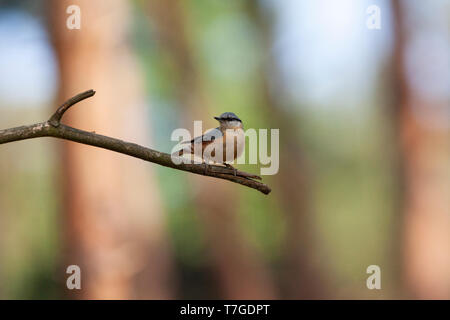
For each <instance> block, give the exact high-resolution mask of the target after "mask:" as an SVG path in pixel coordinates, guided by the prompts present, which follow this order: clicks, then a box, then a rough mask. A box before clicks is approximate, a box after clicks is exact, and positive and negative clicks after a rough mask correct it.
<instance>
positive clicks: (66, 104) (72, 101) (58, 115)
mask: <svg viewBox="0 0 450 320" xmlns="http://www.w3.org/2000/svg"><path fill="white" fill-rule="evenodd" d="M94 94H95V91H94V90H92V89H91V90H88V91H85V92H82V93H79V94H77V95H76V96H74V97H72V98H70V99H69V100H67V101H66V102H64V103H63V104H62V105H61V106H60V107H59V108H58V109H57V110H56V111H55V113H54V114H53V115H52V117H51V118H50V119H49V120H48V122H49V123H50V124H51V125H52V126H54V127H57V126H59V123H60V121H61V118H62V116H63V115H64V113H65V112H66V111H67V110H69V108H70V107H71V106H73V105H74V104H76V103H78V102H80V101H83V100H84V99H87V98H90V97H92V96H93V95H94Z"/></svg>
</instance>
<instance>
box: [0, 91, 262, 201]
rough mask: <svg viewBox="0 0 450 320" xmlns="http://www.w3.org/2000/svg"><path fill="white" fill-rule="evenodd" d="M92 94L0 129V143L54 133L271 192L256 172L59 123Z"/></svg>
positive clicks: (71, 99) (85, 93)
mask: <svg viewBox="0 0 450 320" xmlns="http://www.w3.org/2000/svg"><path fill="white" fill-rule="evenodd" d="M94 94H95V91H94V90H88V91H85V92H83V93H80V94H78V95H76V96H74V97H72V98H70V99H69V100H67V101H66V102H65V103H64V104H62V105H61V106H60V107H59V108H58V109H57V110H56V112H55V113H54V114H53V115H52V116H51V118H50V119H49V120H47V121H45V122H40V123H35V124H32V125H28V126H20V127H15V128H10V129H5V130H0V144H4V143H9V142H14V141H20V140H25V139H33V138H40V137H54V138H59V139H64V140H70V141H74V142H78V143H82V144H86V145H90V146H95V147H99V148H103V149H108V150H111V151H115V152H118V153H122V154H126V155H129V156H131V157H135V158H139V159H142V160H145V161H148V162H153V163H156V164H159V165H161V166H164V167H169V168H172V169H177V170H181V171H187V172H191V173H195V174H199V175H203V176H208V177H213V178H218V179H223V180H229V181H232V182H235V183H239V184H241V185H244V186H247V187H249V188H253V189H256V190H258V191H260V192H262V193H264V194H269V193H270V191H271V189H270V187H269V186H268V185H266V184H264V183H261V182H259V181H255V180H253V179H259V180H260V179H261V177H259V176H257V175H253V174H250V173H247V172H243V171H240V170H237V171H236V175H235V172H234V170H233V169H231V168H227V167H222V166H218V165H209V164H208V165H206V166H205V165H204V164H195V163H181V164H175V163H173V161H172V158H171V155H170V154H167V153H163V152H159V151H156V150H153V149H150V148H147V147H143V146H141V145H138V144H135V143H131V142H126V141H123V140H119V139H116V138H111V137H108V136H103V135H100V134H97V133H94V132H88V131H84V130H79V129H76V128H72V127H70V126H67V125H64V124H62V123H61V119H62V117H63V115H64V113H65V112H66V111H67V110H68V109H69V108H70V107H71V106H73V105H74V104H76V103H78V102H80V101H82V100H84V99H87V98H90V97H92V96H93V95H94Z"/></svg>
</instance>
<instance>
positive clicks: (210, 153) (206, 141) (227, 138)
mask: <svg viewBox="0 0 450 320" xmlns="http://www.w3.org/2000/svg"><path fill="white" fill-rule="evenodd" d="M214 119H216V120H217V121H219V126H218V127H217V128H214V129H211V130H209V131H207V132H205V133H204V134H203V135H202V136H199V137H195V138H194V139H192V140H190V141H185V142H182V143H181V144H188V145H187V146H185V147H184V148H183V149H181V150H179V151H176V152H174V153H173V154H174V155H177V156H182V155H184V154H190V155H196V156H198V157H200V158H201V159H202V160H203V162H204V164H205V171H206V170H207V162H211V161H212V162H213V163H219V164H223V165H225V166H226V167H229V168H231V169H233V173H234V175H236V173H237V170H236V169H235V168H234V167H233V166H232V165H231V164H229V162H233V161H234V160H235V159H236V158H238V157H239V156H240V155H241V154H242V152H243V151H244V148H245V134H244V127H243V125H242V120H241V119H239V117H238V116H237V115H236V114H234V113H233V112H224V113H222V114H221V115H220V116H218V117H214ZM196 146H197V147H196ZM230 148H233V149H230ZM227 150H228V152H227ZM216 151H219V153H218V154H216ZM200 152H201V154H200Z"/></svg>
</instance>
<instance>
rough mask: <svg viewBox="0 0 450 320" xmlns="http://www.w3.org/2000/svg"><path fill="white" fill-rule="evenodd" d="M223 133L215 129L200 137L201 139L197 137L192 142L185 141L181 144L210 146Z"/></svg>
mask: <svg viewBox="0 0 450 320" xmlns="http://www.w3.org/2000/svg"><path fill="white" fill-rule="evenodd" d="M222 135H223V134H222V131H220V130H219V128H215V129H211V130H208V131H206V132H205V134H204V135H202V136H200V137H195V138H194V139H192V140H191V141H184V142H181V143H182V144H185V143H191V144H194V143H202V144H209V143H211V142H213V141H214V140H215V139H216V138H219V137H221V136H222Z"/></svg>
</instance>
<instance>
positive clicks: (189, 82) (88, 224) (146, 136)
mask: <svg viewBox="0 0 450 320" xmlns="http://www.w3.org/2000/svg"><path fill="white" fill-rule="evenodd" d="M71 4H77V5H79V6H80V8H81V29H80V30H69V29H67V27H66V19H67V18H68V17H69V14H67V13H66V8H67V7H68V6H69V5H71ZM372 4H375V5H377V6H379V8H380V9H381V29H372V30H371V29H368V28H367V26H366V21H367V19H368V18H369V14H368V13H367V12H366V10H367V8H368V7H369V6H370V5H372ZM449 21H450V1H448V0H433V1H419V0H411V1H381V0H372V1H360V0H342V1H333V0H328V1H325V0H320V1H312V0H311V1H306V0H303V1H296V0H283V1H277V0H230V1H219V0H201V1H194V0H192V1H187V0H186V1H176V0H173V1H162V0H152V1H143V0H142V1H120V0H95V1H88V0H83V1H81V0H79V1H78V0H70V1H65V0H53V1H43V0H39V1H38V0H35V1H31V0H30V1H24V0H15V1H12V0H11V1H4V0H2V1H0V128H2V129H4V128H8V127H14V126H19V125H24V124H30V123H35V122H39V121H43V120H45V119H47V118H48V117H49V115H50V114H51V113H52V111H53V110H55V108H56V107H57V106H58V105H59V104H60V103H62V102H63V101H64V100H66V99H67V98H69V97H71V96H73V95H75V94H77V93H79V92H82V91H84V90H87V89H91V88H92V89H94V90H96V91H97V94H96V95H95V96H94V97H93V98H91V99H89V100H87V101H83V102H82V103H80V104H78V105H76V106H75V107H74V108H73V109H71V110H70V112H69V113H68V114H67V115H66V116H65V118H64V121H65V122H66V123H67V124H69V125H72V126H75V127H78V128H81V129H85V130H90V131H96V132H97V133H101V134H105V135H111V136H114V137H117V138H121V139H124V140H128V141H133V142H137V143H140V144H144V145H147V146H149V147H151V148H154V149H157V150H160V151H165V152H170V151H171V150H172V147H173V146H174V144H175V142H172V141H170V134H171V132H172V131H173V130H174V129H176V128H179V127H184V128H188V129H192V128H193V121H194V120H203V121H204V124H205V125H206V126H209V127H213V126H215V123H214V122H215V121H214V120H213V119H212V117H213V116H214V115H217V114H220V113H222V112H224V111H232V112H235V113H236V114H238V115H239V117H240V118H241V119H243V121H244V125H245V127H246V128H255V129H258V128H268V129H270V128H276V129H280V153H281V155H280V170H279V173H278V174H276V175H274V176H265V177H264V181H265V182H266V183H268V184H269V185H270V186H271V187H272V189H273V191H272V193H271V194H270V195H268V196H264V195H262V194H261V193H259V192H257V191H255V190H252V189H249V188H245V187H242V186H240V185H236V184H232V183H229V182H226V181H222V180H217V179H212V178H207V177H200V176H195V175H192V174H189V173H185V172H181V171H175V170H172V169H168V168H163V167H159V166H157V165H154V164H151V163H146V162H143V161H141V160H137V159H134V158H130V157H126V156H124V155H121V154H116V153H113V152H109V151H106V150H101V149H97V148H93V147H89V146H84V145H78V144H75V143H72V142H63V141H60V140H55V139H52V138H41V139H35V140H27V141H22V142H15V143H10V144H5V145H1V146H0V298H2V299H10V298H18V299H28V298H41V299H47V298H62V299H90V298H94V299H105V298H117V299H129V298H137V299H165V298H167V299H175V298H189V299H196V298H202V299H209V298H229V299H270V298H274V299H278V298H288V299H303V298H307V299H394V298H397V299H398V298H401V299H415V298H425V299H432V298H439V299H449V298H450V210H449V195H450V190H449V184H450V169H449V168H450V143H449V142H450V141H449V138H450V130H449V129H450V122H449V119H450V107H449V106H450V103H449V102H450V71H449V70H450V65H449V64H450V63H449V62H450V59H449V58H450V54H449V52H450V50H449V49H450V37H449V31H450V22H449ZM238 167H239V168H240V169H243V170H246V171H249V172H254V173H258V172H259V166H257V165H240V166H238ZM71 264H76V265H79V266H80V267H81V272H82V289H81V290H79V291H78V290H72V291H70V290H68V289H67V288H66V278H67V277H68V274H66V268H67V266H68V265H71ZM369 265H378V266H380V268H381V286H382V289H381V290H369V289H367V287H366V279H367V277H368V276H369V274H367V273H366V269H367V267H368V266H369Z"/></svg>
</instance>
